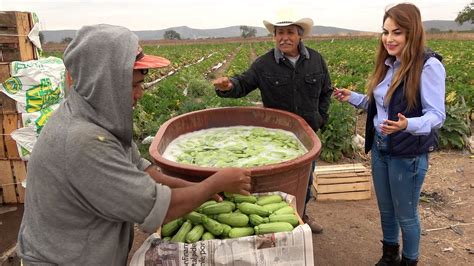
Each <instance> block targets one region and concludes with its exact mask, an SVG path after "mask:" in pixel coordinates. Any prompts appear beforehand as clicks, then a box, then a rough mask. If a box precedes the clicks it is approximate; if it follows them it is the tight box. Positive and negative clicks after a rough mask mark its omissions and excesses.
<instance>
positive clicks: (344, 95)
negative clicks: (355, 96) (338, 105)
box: [333, 88, 351, 102]
mask: <svg viewBox="0 0 474 266" xmlns="http://www.w3.org/2000/svg"><path fill="white" fill-rule="evenodd" d="M333 95H334V97H335V98H336V100H338V101H340V102H347V101H349V98H350V97H351V91H350V90H348V89H338V88H334V92H333Z"/></svg>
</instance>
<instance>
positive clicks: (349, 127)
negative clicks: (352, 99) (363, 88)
mask: <svg viewBox="0 0 474 266" xmlns="http://www.w3.org/2000/svg"><path fill="white" fill-rule="evenodd" d="M331 101H332V103H331V106H330V107H329V119H328V122H327V124H326V125H325V126H324V128H322V129H321V130H320V131H319V138H320V139H321V142H322V144H323V147H322V149H323V150H322V151H321V156H320V158H321V159H322V160H323V161H326V162H335V161H338V160H340V159H341V158H342V156H343V155H349V156H351V155H352V154H353V153H354V150H355V148H354V147H353V144H352V135H353V134H354V131H355V123H356V116H355V109H354V107H352V106H351V105H349V104H344V103H340V102H338V101H336V100H334V99H332V100H331Z"/></svg>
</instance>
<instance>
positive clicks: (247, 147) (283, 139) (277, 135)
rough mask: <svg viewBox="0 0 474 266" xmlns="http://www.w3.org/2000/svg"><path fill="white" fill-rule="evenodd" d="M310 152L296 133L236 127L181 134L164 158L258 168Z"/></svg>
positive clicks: (213, 165) (211, 164)
mask: <svg viewBox="0 0 474 266" xmlns="http://www.w3.org/2000/svg"><path fill="white" fill-rule="evenodd" d="M306 152H307V149H306V148H305V147H304V146H303V144H302V143H301V142H300V141H299V139H298V138H297V137H296V135H295V134H293V133H292V132H289V131H285V130H282V129H270V128H264V127H251V126H234V127H221V128H210V129H203V130H198V131H195V132H191V133H187V134H184V135H181V136H179V137H178V138H176V139H174V140H173V141H172V142H171V143H170V144H169V145H168V147H167V148H166V150H165V152H164V153H163V157H164V158H166V159H168V160H171V161H175V162H179V163H184V164H193V165H198V166H205V167H231V166H234V167H254V166H262V165H267V164H274V163H280V162H283V161H288V160H292V159H295V158H297V157H299V156H301V155H303V154H305V153H306Z"/></svg>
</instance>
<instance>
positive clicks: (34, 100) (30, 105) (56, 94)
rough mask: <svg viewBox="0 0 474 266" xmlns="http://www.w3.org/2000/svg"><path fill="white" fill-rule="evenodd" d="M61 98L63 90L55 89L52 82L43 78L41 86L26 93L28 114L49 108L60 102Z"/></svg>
mask: <svg viewBox="0 0 474 266" xmlns="http://www.w3.org/2000/svg"><path fill="white" fill-rule="evenodd" d="M60 97H61V89H60V88H55V89H53V87H52V85H51V80H50V79H49V78H43V79H41V80H40V84H39V85H37V86H34V87H32V88H30V89H29V90H28V91H27V92H26V112H28V113H31V112H36V111H39V110H41V109H43V108H45V107H47V106H50V105H52V104H55V103H57V102H59V100H60Z"/></svg>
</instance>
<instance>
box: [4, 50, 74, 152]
mask: <svg viewBox="0 0 474 266" xmlns="http://www.w3.org/2000/svg"><path fill="white" fill-rule="evenodd" d="M65 70H66V68H65V66H64V63H63V61H62V60H61V59H60V58H56V57H48V58H41V59H39V60H31V61H13V62H12V63H11V66H10V72H11V73H10V78H8V79H7V80H5V81H4V82H3V83H2V84H1V85H0V91H1V92H3V93H5V94H6V95H7V96H8V97H10V98H12V99H13V100H15V101H16V104H17V110H18V113H20V114H21V119H22V126H23V128H19V129H17V130H15V131H13V132H12V133H11V137H12V138H13V139H14V140H15V141H16V143H17V147H18V153H19V154H20V157H21V159H22V160H24V161H27V160H28V158H29V154H30V153H31V151H32V149H33V146H34V144H35V142H36V139H37V138H38V135H39V133H40V132H41V129H42V128H43V127H44V125H45V124H46V122H47V121H48V118H49V117H50V116H51V114H52V113H53V112H54V111H55V110H56V109H57V108H58V107H59V104H60V102H61V101H62V100H63V99H64V93H65Z"/></svg>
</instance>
